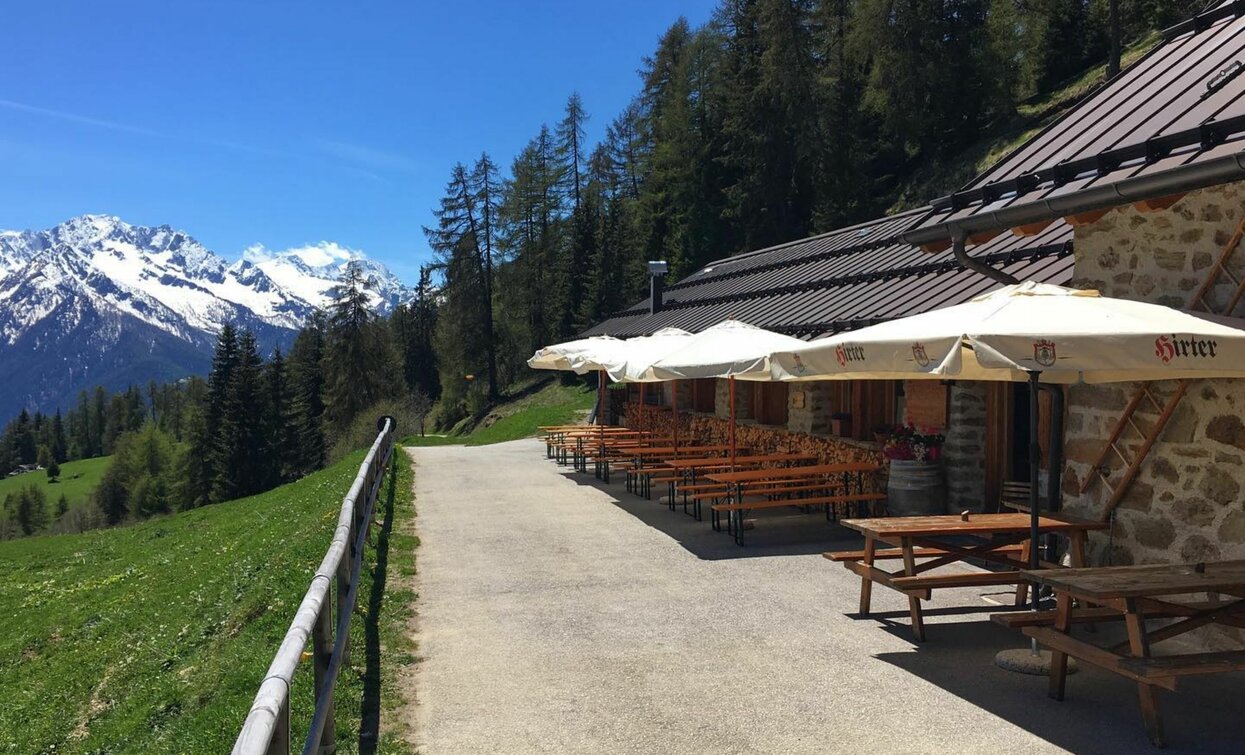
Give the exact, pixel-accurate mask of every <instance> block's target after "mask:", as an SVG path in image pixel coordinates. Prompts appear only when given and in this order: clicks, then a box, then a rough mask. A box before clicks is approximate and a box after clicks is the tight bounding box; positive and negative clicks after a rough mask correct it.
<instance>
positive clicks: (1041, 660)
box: [994, 648, 1076, 676]
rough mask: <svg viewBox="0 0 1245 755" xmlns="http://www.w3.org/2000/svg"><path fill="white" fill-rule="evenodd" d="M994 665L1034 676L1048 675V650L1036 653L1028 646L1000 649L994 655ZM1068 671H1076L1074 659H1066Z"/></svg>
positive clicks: (1071, 672)
mask: <svg viewBox="0 0 1245 755" xmlns="http://www.w3.org/2000/svg"><path fill="white" fill-rule="evenodd" d="M994 665H996V666H998V667H999V668H1001V669H1003V670H1005V671H1014V672H1016V673H1018V674H1032V675H1034V676H1050V651H1049V650H1039V651H1037V652H1036V653H1035V652H1033V650H1031V649H1030V648H1016V649H1015V650H1000V651H999V652H998V653H996V654H995V656H994ZM1068 673H1069V674H1075V673H1076V659H1075V658H1069V659H1068Z"/></svg>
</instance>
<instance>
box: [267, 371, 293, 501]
mask: <svg viewBox="0 0 1245 755" xmlns="http://www.w3.org/2000/svg"><path fill="white" fill-rule="evenodd" d="M261 404H262V406H263V427H262V434H261V439H262V441H263V444H264V453H263V458H264V459H265V463H264V465H263V466H262V467H261V469H260V470H259V473H260V475H259V476H260V478H261V480H262V485H263V488H264V489H268V488H272V487H275V486H277V485H280V484H281V483H282V482H285V481H287V480H291V479H293V478H294V477H295V476H296V475H297V469H298V459H297V453H298V438H297V435H296V434H295V431H294V422H293V411H292V409H291V407H290V387H289V378H288V375H287V373H286V366H285V357H284V356H282V354H281V349H276V350H275V351H273V354H272V359H270V360H268V364H267V365H265V367H264V395H263V399H262V401H261Z"/></svg>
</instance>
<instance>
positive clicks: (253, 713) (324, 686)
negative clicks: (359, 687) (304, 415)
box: [233, 417, 395, 755]
mask: <svg viewBox="0 0 1245 755" xmlns="http://www.w3.org/2000/svg"><path fill="white" fill-rule="evenodd" d="M376 427H377V431H378V432H377V434H376V440H375V441H373V443H372V448H371V449H370V450H369V451H368V453H367V458H366V459H364V460H363V464H361V465H360V466H359V474H358V475H357V476H356V477H355V479H354V484H352V485H351V486H350V492H349V493H347V494H346V498H345V499H344V500H343V501H342V508H341V514H340V515H339V516H338V517H337V529H336V530H335V531H334V533H333V540H332V542H331V543H329V549H328V552H327V553H325V554H324V560H323V561H321V562H320V567H319V568H318V569H316V573H315V576H314V577H312V578H311V586H310V587H308V588H307V594H306V595H304V596H303V601H302V603H301V604H300V605H299V606H298V612H297V613H295V614H294V621H293V622H292V623H291V624H290V628H289V631H287V632H286V633H285V639H283V640H282V641H281V647H280V648H279V649H278V650H277V654H276V657H274V658H273V659H272V664H271V665H270V666H269V667H268V673H266V674H265V675H264V680H263V682H262V683H260V685H259V693H258V694H256V695H255V702H254V703H252V704H251V710H250V712H249V713H247V716H246V721H245V723H243V725H242V731H241V732H240V733H239V734H238V739H237V741H236V742H235V743H234V746H233V752H234V755H258V754H259V753H267V754H269V755H287V753H289V752H290V744H291V740H292V735H291V732H290V683H291V682H292V681H293V679H294V671H295V670H296V669H297V668H298V664H299V661H300V660H301V659H302V655H303V650H304V648H306V647H307V641H308V639H310V640H311V643H312V651H311V655H312V665H313V673H314V675H315V701H316V707H315V712H314V713H313V714H312V718H311V725H310V726H309V727H308V730H307V735H306V738H305V740H304V744H303V747H302V752H303V753H304V755H308V754H310V753H321V754H324V753H331V752H334V751H335V750H336V749H337V732H336V727H335V726H334V723H333V689H334V687H335V686H336V684H337V675H338V672H339V671H340V670H341V667H342V664H343V663H345V662H346V661H347V660H348V656H349V652H350V651H349V641H350V617H351V615H352V614H353V613H354V603H355V598H356V597H357V596H358V593H359V573H360V571H361V567H362V565H363V546H364V545H365V544H366V543H367V537H368V529H369V527H370V525H371V522H372V511H373V509H374V508H375V506H376V499H377V497H378V495H379V492H380V484H381V480H382V479H384V476H385V470H386V469H388V467H389V460H390V458H391V457H392V455H393V445H394V430H395V424H394V419H393V417H381V418H380V419H379V420H378V421H377V423H376ZM334 583H336V585H337V622H336V627H334V624H333V611H332V595H333V585H334Z"/></svg>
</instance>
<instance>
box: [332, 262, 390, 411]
mask: <svg viewBox="0 0 1245 755" xmlns="http://www.w3.org/2000/svg"><path fill="white" fill-rule="evenodd" d="M375 319H376V318H375V314H374V313H373V312H372V308H371V301H370V300H369V298H368V293H367V283H366V281H365V280H364V277H363V271H362V268H361V267H360V266H359V265H358V264H356V263H353V262H352V263H349V264H347V265H346V269H345V270H344V271H343V273H342V279H341V281H340V282H339V283H338V286H337V296H336V298H335V299H334V300H333V304H332V306H331V308H330V310H329V320H328V333H327V337H326V339H325V353H324V360H323V366H324V381H325V384H324V396H325V412H326V414H327V416H328V419H329V423H330V425H331V426H332V427H333V428H335V429H336V430H338V431H340V430H344V429H345V428H346V426H347V425H349V424H350V422H351V421H352V420H353V419H354V418H355V417H356V416H357V415H358V414H359V413H360V412H362V411H363V410H364V409H366V408H367V407H368V406H371V405H372V403H373V402H375V401H376V400H377V399H379V398H380V397H381V396H382V395H383V394H384V392H385V389H386V386H385V385H384V382H383V375H384V372H383V370H384V366H385V365H384V364H382V362H381V359H383V357H384V354H383V352H382V351H381V350H380V349H379V348H377V347H378V343H377V342H378V331H379V328H377V327H375Z"/></svg>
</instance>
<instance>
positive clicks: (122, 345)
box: [0, 215, 410, 418]
mask: <svg viewBox="0 0 1245 755" xmlns="http://www.w3.org/2000/svg"><path fill="white" fill-rule="evenodd" d="M351 260H357V261H358V262H359V264H361V265H362V266H363V268H364V271H365V274H366V276H367V278H368V281H369V285H370V287H371V289H372V296H373V300H374V302H375V304H376V308H377V310H378V311H382V312H387V311H388V310H390V309H391V308H392V307H394V306H396V305H397V304H398V303H400V302H402V301H404V300H405V299H406V298H407V297H409V295H410V291H409V289H407V288H406V287H405V286H403V285H402V283H401V282H400V281H398V279H397V278H396V277H394V276H393V274H392V273H390V272H389V271H388V270H387V269H386V268H385V267H384V266H383V265H381V264H379V263H376V262H373V261H370V260H367V259H366V258H364V257H363V256H362V255H361V254H360V253H358V252H354V251H351V250H347V249H344V248H342V247H339V246H337V245H336V244H331V243H327V242H322V243H321V244H319V245H317V246H312V247H305V248H302V249H295V250H289V251H285V252H269V251H267V250H265V249H263V248H262V247H252V248H251V249H249V250H247V252H246V253H245V254H244V255H243V257H242V259H239V260H238V261H236V262H233V263H229V262H227V261H226V260H224V259H222V258H221V257H219V256H218V255H216V254H215V253H213V252H212V251H210V250H208V249H207V248H205V247H204V246H203V245H202V244H200V243H199V242H197V241H195V239H193V238H192V237H190V236H189V235H187V234H186V233H184V232H182V231H177V230H174V229H172V228H169V227H168V226H159V227H156V228H151V227H145V226H134V225H130V224H128V223H125V222H123V221H121V220H120V219H118V218H116V217H111V216H106V215H83V216H81V217H77V218H73V219H71V220H68V221H66V222H64V223H62V224H61V225H58V226H56V227H55V228H51V229H48V230H45V231H0V386H3V387H4V390H3V391H0V418H3V417H7V416H10V415H12V414H13V413H15V412H16V411H18V410H19V409H20V408H21V407H23V406H26V407H30V408H39V409H47V410H51V409H53V408H55V407H56V406H61V407H65V406H67V405H68V404H69V402H70V401H72V400H73V397H74V396H75V395H76V393H77V392H78V391H79V390H82V389H84V388H90V387H93V386H94V385H96V384H103V385H105V386H107V387H109V388H123V387H125V386H126V385H127V384H129V383H146V382H147V381H148V380H151V379H155V380H158V381H159V380H168V379H174V378H177V377H182V376H185V375H188V374H201V373H204V372H206V370H207V366H208V363H209V361H210V357H211V350H212V344H213V342H214V339H215V337H216V334H217V333H218V332H219V330H220V328H221V327H222V326H223V325H224V324H225V323H233V324H235V325H237V326H238V327H241V328H249V329H251V330H252V331H254V332H255V334H256V336H257V337H258V338H259V340H260V343H261V344H262V345H263V346H264V347H265V348H266V349H267V348H271V347H272V346H274V345H281V346H286V345H288V343H289V341H290V340H292V338H293V335H294V334H295V332H296V330H297V329H298V327H299V326H300V325H301V324H302V323H303V322H304V321H305V320H306V318H307V317H308V315H310V314H311V313H312V312H313V311H314V310H315V309H316V308H318V307H323V306H325V305H326V304H328V302H329V301H330V300H331V299H332V294H333V290H334V286H335V284H336V279H337V277H338V276H339V275H340V272H341V270H342V268H344V267H345V265H346V264H347V263H348V262H349V261H351Z"/></svg>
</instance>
